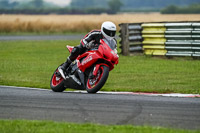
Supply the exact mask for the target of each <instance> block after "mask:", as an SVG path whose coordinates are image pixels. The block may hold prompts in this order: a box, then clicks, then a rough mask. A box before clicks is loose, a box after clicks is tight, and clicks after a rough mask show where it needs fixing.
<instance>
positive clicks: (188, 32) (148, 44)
mask: <svg viewBox="0 0 200 133" xmlns="http://www.w3.org/2000/svg"><path fill="white" fill-rule="evenodd" d="M120 28H121V29H120V37H121V41H120V43H121V49H122V54H123V55H134V54H137V53H144V54H146V55H163V56H192V57H200V22H184V23H183V22H176V23H126V24H120Z"/></svg>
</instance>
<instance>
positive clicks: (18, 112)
mask: <svg viewBox="0 0 200 133" xmlns="http://www.w3.org/2000/svg"><path fill="white" fill-rule="evenodd" d="M0 119H28V120H54V121H67V122H75V123H100V124H114V125H124V124H132V125H152V126H162V127H170V128H182V129H200V99H199V98H177V97H161V96H157V97H155V96H143V95H125V94H122V95H119V94H118V95H116V94H86V93H85V94H84V93H75V92H62V93H56V92H52V91H50V90H44V89H41V90H38V89H32V88H18V87H6V86H0Z"/></svg>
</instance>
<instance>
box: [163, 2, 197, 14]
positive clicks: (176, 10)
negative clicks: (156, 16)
mask: <svg viewBox="0 0 200 133" xmlns="http://www.w3.org/2000/svg"><path fill="white" fill-rule="evenodd" d="M161 13H162V14H199V13H200V4H192V5H190V6H187V7H178V6H174V5H171V6H168V7H166V8H164V9H163V10H161Z"/></svg>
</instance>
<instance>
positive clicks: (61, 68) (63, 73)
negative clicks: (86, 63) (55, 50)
mask: <svg viewBox="0 0 200 133" xmlns="http://www.w3.org/2000/svg"><path fill="white" fill-rule="evenodd" d="M71 63H72V61H71V60H70V59H69V57H68V58H67V61H66V62H65V63H64V64H62V65H61V66H60V67H59V68H58V71H59V72H60V74H61V76H62V77H63V78H64V79H66V76H67V75H65V73H66V70H67V68H68V67H69V65H70V64H71Z"/></svg>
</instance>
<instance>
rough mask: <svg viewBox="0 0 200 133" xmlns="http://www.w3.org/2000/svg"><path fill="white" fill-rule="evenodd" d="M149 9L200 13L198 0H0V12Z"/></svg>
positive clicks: (128, 10)
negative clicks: (65, 2)
mask: <svg viewBox="0 0 200 133" xmlns="http://www.w3.org/2000/svg"><path fill="white" fill-rule="evenodd" d="M194 3H197V4H194ZM149 11H150V12H151V11H160V12H161V13H163V14H173V13H176V14H177V13H200V2H199V0H167V1H164V0H72V2H71V4H70V6H67V7H58V6H55V5H53V4H50V3H46V2H44V1H43V0H29V1H28V0H25V1H23V2H16V1H15V2H11V1H10V0H0V14H101V13H108V14H115V13H117V12H149Z"/></svg>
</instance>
